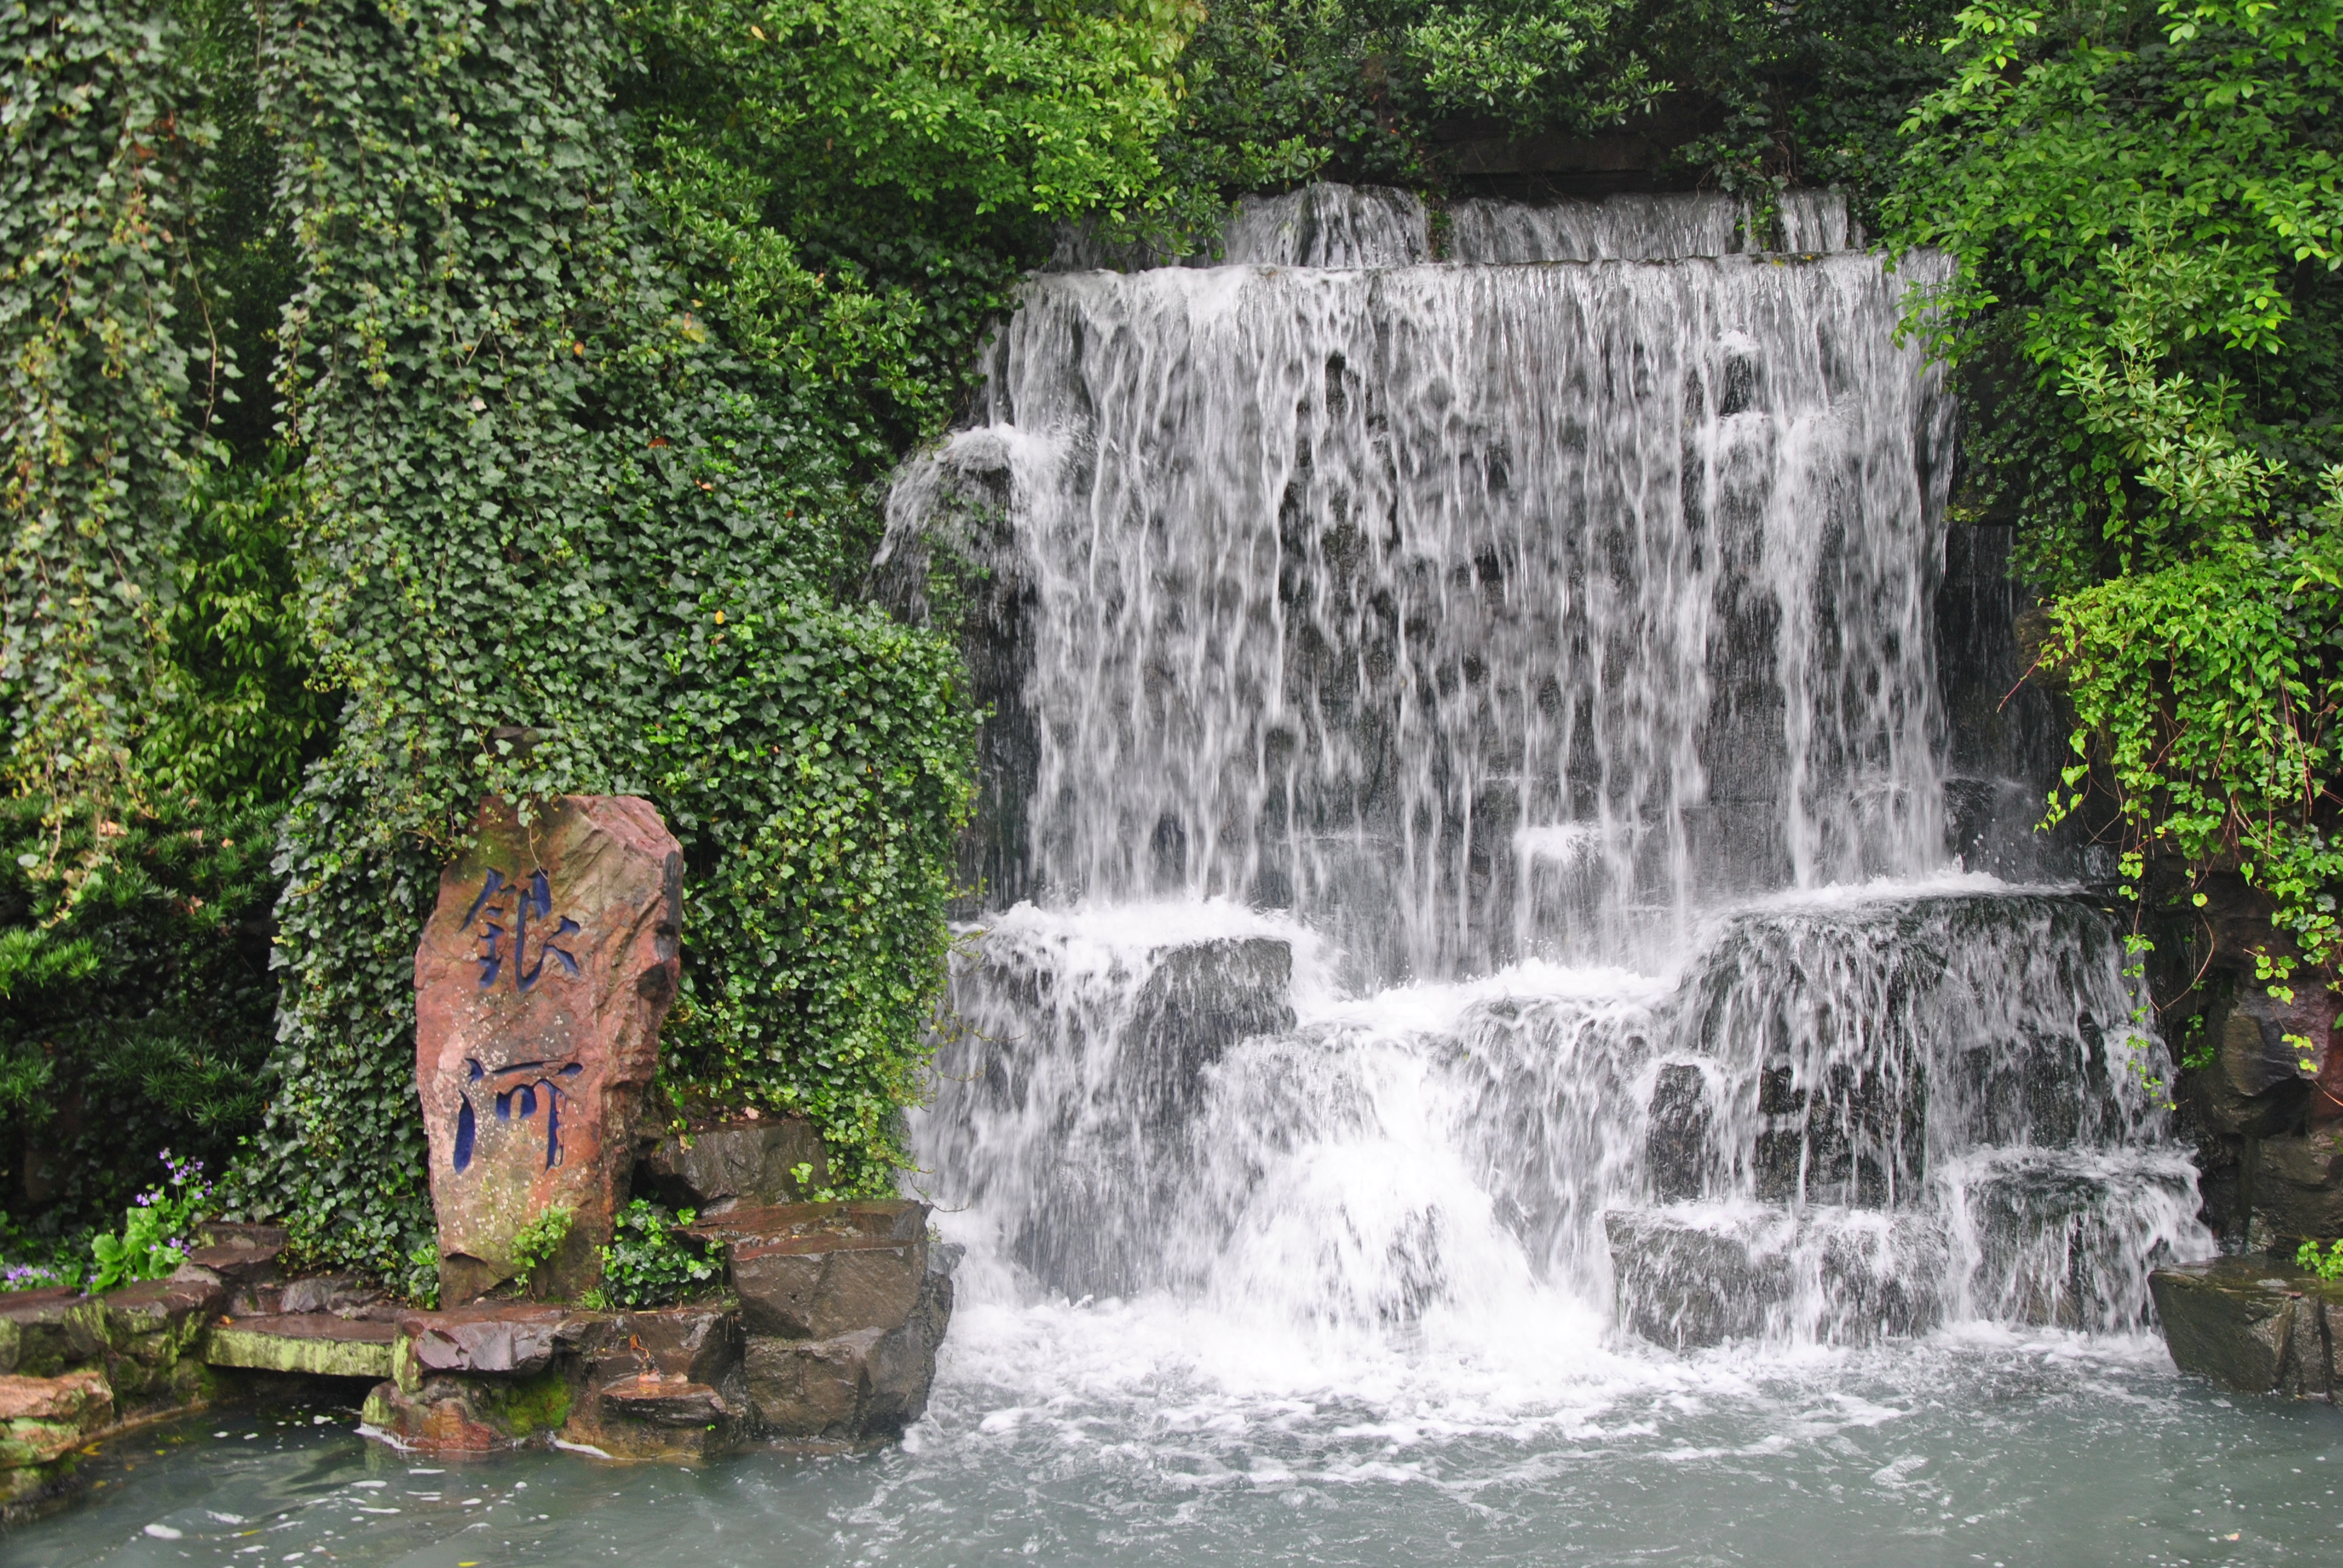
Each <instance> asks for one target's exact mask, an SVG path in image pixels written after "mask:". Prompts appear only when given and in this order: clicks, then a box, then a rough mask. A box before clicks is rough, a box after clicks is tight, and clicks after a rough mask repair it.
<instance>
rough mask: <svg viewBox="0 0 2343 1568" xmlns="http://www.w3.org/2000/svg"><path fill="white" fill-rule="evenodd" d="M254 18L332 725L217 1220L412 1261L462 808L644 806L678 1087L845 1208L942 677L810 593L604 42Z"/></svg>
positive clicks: (755, 387)
mask: <svg viewBox="0 0 2343 1568" xmlns="http://www.w3.org/2000/svg"><path fill="white" fill-rule="evenodd" d="M281 22H282V25H279V26H278V27H277V28H276V29H275V30H274V31H272V32H271V33H270V35H268V46H269V49H270V60H271V66H270V70H271V75H270V78H269V83H268V91H267V103H268V106H269V112H270V114H271V116H273V117H274V121H275V123H276V124H277V126H279V128H280V133H281V135H282V137H283V143H284V157H285V166H286V169H287V176H286V191H287V201H288V203H289V205H290V206H291V208H292V213H293V217H294V222H295V228H296V233H297V236H298V238H299V242H300V246H301V252H302V257H303V275H302V276H303V286H302V291H301V293H300V295H299V296H298V297H297V298H296V300H295V301H294V304H293V306H292V307H290V309H289V310H288V312H287V327H286V329H285V336H284V343H285V347H286V352H287V358H286V361H285V366H284V370H283V374H282V376H281V381H282V386H283V390H284V393H285V396H286V398H287V414H288V420H289V427H290V431H291V433H292V435H293V436H294V437H296V438H297V441H298V443H299V446H300V448H301V450H302V451H303V452H304V453H305V454H306V463H305V467H304V470H303V473H302V476H301V481H300V486H299V492H298V500H297V504H296V508H295V510H294V512H293V519H294V523H293V526H294V528H295V548H296V551H297V557H298V558H299V560H300V563H301V571H302V591H303V599H304V604H305V608H306V613H307V636H308V640H309V643H310V646H311V647H312V648H314V649H315V650H316V657H317V662H318V666H319V670H320V674H321V676H322V678H324V679H325V680H327V681H329V682H331V683H332V684H333V685H335V686H336V687H337V689H340V690H341V691H343V692H344V693H346V694H347V695H346V699H345V700H344V703H343V707H342V710H341V713H340V717H339V724H338V730H337V742H336V745H335V749H334V750H333V751H332V753H331V754H330V755H329V756H327V758H325V759H323V760H322V761H321V762H319V763H318V764H317V766H316V767H314V768H313V769H311V770H310V772H309V774H308V776H307V782H306V784H305V785H304V787H303V790H302V794H301V796H300V798H299V799H298V801H297V803H296V805H295V807H294V809H293V810H292V813H291V816H290V818H289V820H288V824H287V830H286V833H285V837H284V839H283V847H282V850H281V855H280V859H279V869H280V870H281V872H282V873H283V874H284V875H285V877H286V879H287V881H286V890H285V895H284V898H283V900H282V902H281V904H280V906H279V911H278V914H279V920H280V931H279V951H280V954H281V958H282V961H283V963H284V966H285V974H286V980H287V987H286V993H285V1009H284V1025H283V1031H282V1041H281V1044H280V1047H279V1050H278V1052H277V1058H276V1072H277V1085H276V1091H275V1098H274V1101H273V1103H272V1106H271V1109H270V1112H269V1118H268V1123H267V1126H266V1129H265V1130H264V1131H263V1133H262V1135H261V1137H260V1140H259V1143H258V1147H257V1149H256V1157H255V1158H254V1159H253V1160H252V1161H250V1162H249V1163H248V1164H247V1165H246V1166H245V1167H243V1168H242V1169H241V1170H240V1171H238V1173H237V1176H238V1191H239V1194H240V1196H241V1198H242V1200H243V1201H244V1203H245V1205H246V1208H248V1209H250V1210H254V1211H260V1210H266V1211H274V1212H277V1213H280V1214H282V1215H283V1216H284V1217H285V1218H286V1219H287V1221H288V1223H289V1224H290V1225H291V1227H292V1229H293V1231H294V1236H295V1241H296V1243H297V1248H298V1250H299V1251H300V1252H301V1254H302V1255H304V1256H307V1257H308V1258H311V1259H313V1260H316V1261H334V1262H340V1263H345V1264H348V1265H352V1266H357V1267H362V1268H366V1269H369V1270H372V1271H377V1272H378V1273H381V1274H383V1275H384V1276H386V1277H395V1276H397V1275H399V1274H401V1273H403V1272H404V1271H405V1269H406V1260H407V1258H408V1257H409V1256H410V1255H412V1254H413V1253H414V1252H415V1251H416V1250H417V1246H418V1245H419V1244H420V1243H421V1241H423V1240H424V1239H425V1238H426V1237H427V1234H428V1230H429V1222H428V1213H427V1193H428V1186H427V1181H426V1180H425V1176H424V1171H423V1147H422V1139H421V1134H420V1130H419V1127H418V1125H417V1115H416V1111H415V1098H414V1080H413V1028H414V1000H413V993H412V983H413V982H412V975H413V948H414V941H415V933H416V932H417V930H419V929H420V927H421V925H422V921H423V919H424V917H425V915H426V913H427V910H428V907H429V904H430V901H431V900H432V898H433V896H434V893H435V890H436V880H437V867H438V865H439V864H440V863H441V862H442V860H443V859H444V857H445V856H446V855H447V852H448V851H449V849H451V848H452V847H453V846H454V845H456V844H457V843H458V842H459V841H460V839H461V837H462V834H463V833H464V831H465V829H466V826H467V824H468V821H469V819H470V818H471V816H472V813H473V810H474V808H475V806H476V804H477V802H478V799H480V797H482V796H483V795H486V794H491V793H493V794H500V795H505V796H508V797H511V798H516V799H537V798H542V797H544V796H547V795H549V794H555V793H563V792H571V791H577V792H604V791H607V792H616V793H636V794H644V795H648V796H649V797H650V798H651V799H653V801H654V802H655V803H657V804H659V806H660V808H661V809H662V810H663V811H664V812H665V813H666V815H667V817H668V819H669V822H670V824H671V825H672V827H673V828H674V829H675V830H676V832H677V834H678V836H679V839H681V841H682V843H683V846H684V849H685V853H686V859H687V866H688V876H687V881H686V888H685V898H686V905H687V908H686V918H685V936H684V966H685V990H684V995H683V998H682V1000H681V1002H680V1003H679V1008H678V1010H677V1012H676V1015H675V1017H674V1020H673V1021H672V1022H671V1024H670V1027H669V1031H668V1040H669V1046H668V1052H667V1054H668V1057H669V1069H668V1072H669V1081H670V1084H671V1085H672V1086H676V1087H678V1088H679V1091H682V1090H684V1089H685V1088H687V1087H688V1086H689V1085H690V1084H692V1083H695V1082H699V1081H702V1080H705V1081H708V1082H709V1083H712V1084H714V1083H720V1084H721V1085H722V1086H723V1092H725V1093H728V1094H732V1095H735V1096H736V1097H737V1098H741V1099H748V1100H752V1101H762V1102H764V1103H768V1104H771V1105H773V1106H775V1107H776V1108H781V1107H790V1108H796V1109H799V1110H801V1111H804V1112H805V1113H807V1114H809V1115H810V1116H811V1117H812V1118H813V1119H814V1121H815V1122H816V1124H817V1126H818V1127H820V1130H821V1131H822V1132H823V1133H824V1135H825V1137H826V1138H828V1139H829V1140H830V1141H831V1146H832V1150H833V1154H832V1160H833V1165H834V1167H836V1168H840V1169H842V1170H843V1171H848V1172H850V1177H849V1178H848V1180H849V1181H850V1182H851V1183H852V1184H853V1188H854V1190H856V1191H880V1190H884V1189H886V1188H888V1187H890V1185H891V1182H892V1179H893V1171H894V1167H895V1164H896V1163H897V1162H898V1161H900V1158H901V1150H900V1134H899V1131H898V1127H897V1119H898V1117H899V1115H900V1108H901V1107H902V1106H903V1105H904V1104H906V1103H909V1102H910V1101H912V1100H913V1099H915V1098H916V1097H917V1094H918V1081H917V1078H918V1066H919V1062H920V1032H921V1025H922V1024H923V1023H924V1022H925V1020H926V1015H927V1010H928V1009H929V1007H930V1006H931V1005H932V1002H933V1000H934V997H935V995H936V992H937V988H938V986H939V985H940V978H941V964H940V956H941V952H942V946H943V940H944V928H943V904H944V899H945V896H946V894H947V893H948V891H949V883H948V877H947V872H946V869H945V868H946V867H948V865H949V863H950V861H949V852H950V842H951V836H952V834H953V832H954V830H955V829H956V827H957V825H958V822H959V820H960V814H961V812H962V811H963V809H964V801H965V798H966V784H965V779H966V777H967V773H968V768H969V763H968V756H967V751H968V745H967V735H968V729H969V725H970V716H969V715H968V714H967V713H966V712H965V711H964V708H965V705H964V702H963V700H962V699H961V698H960V695H959V691H958V687H957V685H956V680H955V675H956V666H955V662H954V659H953V657H952V655H951V652H950V649H949V648H947V647H946V646H944V645H943V644H942V643H940V641H938V640H936V639H935V638H931V637H930V636H929V635H927V634H925V633H920V632H913V631H910V630H906V629H905V628H900V627H897V626H895V625H893V624H892V623H890V622H888V621H886V620H885V619H884V618H882V617H880V616H879V615H877V614H876V613H875V612H872V611H868V610H862V609H856V608H838V607H836V606H835V605H834V604H832V603H831V602H830V598H829V593H828V590H829V588H830V585H831V584H832V583H834V582H837V581H840V580H841V579H843V578H846V577H848V576H849V575H850V574H849V571H848V568H847V561H848V557H847V555H846V553H845V546H844V545H843V543H842V540H843V538H845V536H846V535H847V534H848V532H849V531H850V528H852V527H855V526H860V523H861V513H860V508H861V507H862V505H863V503H862V501H861V499H860V497H859V495H858V494H857V492H856V491H855V490H854V489H852V488H851V487H850V486H849V485H848V483H847V482H846V480H845V477H844V471H845V469H846V468H847V467H848V466H849V465H850V463H851V462H852V460H853V459H852V455H851V451H850V439H849V438H848V437H845V436H844V435H843V434H842V433H840V432H839V431H837V430H836V429H834V428H833V427H831V426H830V424H829V423H827V422H826V420H825V417H824V413H823V410H822V408H821V406H820V404H819V402H818V401H816V400H814V399H812V398H810V397H807V396H804V395H801V394H800V391H799V389H798V388H797V387H793V385H792V384H791V382H790V380H789V378H788V377H782V376H779V375H777V374H775V373H773V371H772V369H771V368H770V367H764V366H759V364H758V363H756V362H754V361H752V360H749V359H745V358H743V357H740V355H739V353H738V352H737V351H736V350H735V349H734V348H733V347H731V346H729V345H728V344H726V343H725V342H723V341H719V340H718V339H717V338H716V337H714V336H713V335H712V334H711V333H710V331H709V327H708V325H707V319H706V317H704V316H703V315H702V314H701V309H702V307H699V306H697V305H695V304H694V303H693V302H692V297H690V296H689V295H687V294H685V293H684V292H682V291H681V289H679V287H678V286H677V284H676V282H675V280H674V277H673V276H672V274H671V273H670V272H669V269H668V266H667V265H666V263H665V262H664V261H663V259H662V256H661V253H660V251H659V246H658V240H659V230H658V228H657V226H655V225H653V224H652V223H650V222H649V214H648V212H647V211H646V209H645V208H643V207H642V206H641V205H640V204H639V201H638V199H637V196H636V194H635V185H634V180H633V176H632V174H631V170H630V166H629V156H630V152H631V148H630V146H629V144H628V142H627V141H626V140H625V139H624V138H623V137H622V136H621V135H620V120H619V117H618V115H617V114H616V113H615V110H614V106H613V101H612V97H611V81H612V76H613V73H614V72H616V71H618V69H619V68H620V66H621V57H620V55H619V53H618V46H617V39H618V33H617V29H616V25H615V23H614V20H613V17H612V15H611V14H610V13H609V12H608V10H607V9H605V8H604V7H602V6H600V5H593V4H584V5H578V4H570V3H568V0H539V3H534V4H514V5H486V4H466V3H462V0H450V3H447V4H437V5H417V6H414V7H411V8H407V9H404V10H402V11H400V12H398V13H397V14H396V15H395V16H394V15H391V14H389V13H386V12H383V11H380V10H377V8H376V7H374V6H373V5H369V4H367V3H366V0H315V3H313V4H307V5H301V6H298V7H296V8H295V9H294V10H293V11H292V12H290V13H288V14H287V15H285V16H284V17H283V18H282V19H281Z"/></svg>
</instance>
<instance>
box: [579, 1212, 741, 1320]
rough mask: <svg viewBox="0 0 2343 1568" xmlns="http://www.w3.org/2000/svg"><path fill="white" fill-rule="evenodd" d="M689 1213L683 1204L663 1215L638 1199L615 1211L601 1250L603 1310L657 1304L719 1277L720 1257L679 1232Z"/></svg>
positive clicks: (721, 1269)
mask: <svg viewBox="0 0 2343 1568" xmlns="http://www.w3.org/2000/svg"><path fill="white" fill-rule="evenodd" d="M694 1218H696V1216H695V1214H694V1213H693V1211H691V1210H689V1209H684V1210H679V1211H677V1212H676V1213H675V1214H673V1215H669V1213H668V1211H666V1210H665V1209H662V1208H660V1207H659V1205H658V1204H656V1203H652V1202H649V1201H645V1200H643V1199H641V1198H638V1199H636V1200H635V1201H633V1202H631V1203H629V1204H628V1205H627V1207H626V1208H625V1209H624V1210H623V1211H620V1213H619V1215H618V1226H617V1228H616V1230H615V1231H613V1232H612V1234H611V1237H610V1244H609V1245H608V1246H607V1247H605V1248H603V1249H602V1283H601V1284H600V1285H599V1286H598V1287H597V1288H598V1291H599V1292H600V1295H599V1301H600V1302H601V1305H602V1307H603V1308H604V1310H607V1309H608V1308H609V1307H663V1306H667V1305H669V1303H671V1302H680V1301H682V1300H684V1299H685V1298H687V1297H689V1296H690V1295H692V1294H694V1293H696V1292H699V1291H702V1290H707V1289H710V1288H713V1287H714V1286H715V1285H716V1284H718V1283H719V1282H720V1281H721V1279H722V1278H723V1274H724V1265H723V1261H722V1260H721V1259H719V1258H717V1257H715V1256H713V1255H711V1254H710V1253H709V1250H708V1248H707V1247H706V1246H704V1245H702V1244H701V1243H699V1242H698V1241H693V1240H692V1239H691V1238H690V1237H689V1236H687V1235H685V1234H684V1231H685V1229H686V1228H687V1227H688V1226H689V1225H690V1223H691V1221H693V1219H694Z"/></svg>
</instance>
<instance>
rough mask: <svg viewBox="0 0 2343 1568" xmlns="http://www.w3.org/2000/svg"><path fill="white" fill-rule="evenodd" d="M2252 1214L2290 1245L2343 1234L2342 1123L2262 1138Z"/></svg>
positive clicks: (2286, 1246) (2283, 1243)
mask: <svg viewBox="0 0 2343 1568" xmlns="http://www.w3.org/2000/svg"><path fill="white" fill-rule="evenodd" d="M2254 1214H2255V1217H2256V1218H2257V1220H2258V1221H2260V1222H2261V1223H2263V1224H2266V1225H2267V1226H2268V1228H2269V1233H2270V1236H2271V1237H2272V1239H2273V1240H2274V1241H2277V1242H2278V1244H2279V1245H2280V1247H2281V1248H2282V1249H2283V1250H2286V1251H2291V1250H2292V1249H2293V1247H2294V1246H2295V1244H2296V1243H2297V1242H2299V1241H2306V1240H2317V1241H2328V1240H2330V1239H2332V1238H2334V1237H2338V1236H2343V1125H2329V1126H2325V1127H2321V1128H2320V1129H2319V1130H2318V1131H2315V1132H2310V1133H2305V1134H2298V1135H2295V1136H2291V1137H2285V1138H2265V1139H2263V1140H2261V1141H2260V1143H2259V1144H2258V1146H2257V1149H2256V1158H2255V1161H2254Z"/></svg>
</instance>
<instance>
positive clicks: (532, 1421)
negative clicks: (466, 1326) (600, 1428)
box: [361, 1369, 573, 1454]
mask: <svg viewBox="0 0 2343 1568" xmlns="http://www.w3.org/2000/svg"><path fill="white" fill-rule="evenodd" d="M572 1404H573V1395H572V1391H571V1388H570V1382H569V1379H568V1378H567V1377H566V1376H564V1375H563V1374H562V1373H561V1372H560V1371H558V1369H549V1370H547V1371H544V1372H538V1373H537V1374H535V1375H534V1376H530V1377H506V1376H495V1377H448V1376H438V1377H426V1378H424V1379H422V1380H421V1381H420V1382H417V1383H416V1384H415V1385H414V1386H413V1388H412V1389H411V1390H410V1389H407V1388H402V1387H401V1386H400V1384H399V1383H398V1382H396V1381H392V1382H380V1383H377V1384H376V1385H375V1388H374V1391H373V1392H371V1393H369V1394H367V1401H366V1405H365V1408H364V1410H363V1411H362V1412H361V1419H362V1420H364V1421H365V1422H366V1423H367V1425H368V1426H371V1427H373V1428H375V1429H376V1430H377V1432H381V1433H383V1434H384V1435H385V1436H387V1437H389V1438H391V1439H392V1440H393V1441H395V1442H397V1443H399V1444H400V1445H401V1446H403V1447H406V1448H409V1449H413V1450H415V1451H417V1452H422V1453H437V1454H449V1453H486V1452H490V1451H492V1450H495V1449H500V1448H511V1447H513V1446H515V1445H517V1444H519V1443H523V1442H530V1441H532V1440H535V1439H541V1438H543V1437H546V1436H548V1435H550V1434H551V1433H554V1432H559V1431H561V1430H562V1429H563V1424H564V1423H565V1422H568V1420H569V1417H570V1413H571V1407H572Z"/></svg>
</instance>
